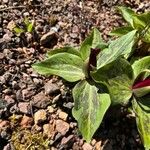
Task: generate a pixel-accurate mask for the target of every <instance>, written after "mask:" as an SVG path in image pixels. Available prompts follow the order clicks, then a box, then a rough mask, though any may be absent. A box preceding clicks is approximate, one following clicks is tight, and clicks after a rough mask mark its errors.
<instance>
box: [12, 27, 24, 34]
mask: <svg viewBox="0 0 150 150" xmlns="http://www.w3.org/2000/svg"><path fill="white" fill-rule="evenodd" d="M13 30H14V32H15V34H16V35H18V36H19V35H20V34H21V33H23V32H25V31H24V30H23V29H21V28H18V27H14V28H13Z"/></svg>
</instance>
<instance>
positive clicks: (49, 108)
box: [47, 106, 55, 113]
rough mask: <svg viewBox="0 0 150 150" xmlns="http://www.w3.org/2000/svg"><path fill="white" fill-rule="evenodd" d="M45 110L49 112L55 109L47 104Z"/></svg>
mask: <svg viewBox="0 0 150 150" xmlns="http://www.w3.org/2000/svg"><path fill="white" fill-rule="evenodd" d="M47 110H48V112H49V113H53V112H54V111H55V110H54V108H53V107H52V106H48V107H47Z"/></svg>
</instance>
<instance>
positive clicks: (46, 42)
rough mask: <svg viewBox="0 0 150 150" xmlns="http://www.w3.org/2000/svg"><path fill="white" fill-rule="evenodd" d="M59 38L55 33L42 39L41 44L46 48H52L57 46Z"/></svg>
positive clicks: (49, 33)
mask: <svg viewBox="0 0 150 150" xmlns="http://www.w3.org/2000/svg"><path fill="white" fill-rule="evenodd" d="M57 41H58V36H57V34H56V33H55V32H54V31H50V32H48V33H46V34H44V35H43V36H42V37H41V39H40V44H41V45H42V46H44V47H46V48H52V47H53V46H54V45H56V44H57Z"/></svg>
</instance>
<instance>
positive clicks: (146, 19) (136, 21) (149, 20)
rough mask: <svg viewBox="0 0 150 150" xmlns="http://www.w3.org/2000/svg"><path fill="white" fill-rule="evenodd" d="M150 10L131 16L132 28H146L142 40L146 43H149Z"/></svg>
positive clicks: (141, 29) (140, 29)
mask: <svg viewBox="0 0 150 150" xmlns="http://www.w3.org/2000/svg"><path fill="white" fill-rule="evenodd" d="M149 24H150V12H146V13H143V14H140V15H134V16H133V25H134V28H135V29H137V30H139V31H142V32H143V30H146V33H145V34H144V37H143V38H142V40H143V41H144V42H146V43H150V26H149Z"/></svg>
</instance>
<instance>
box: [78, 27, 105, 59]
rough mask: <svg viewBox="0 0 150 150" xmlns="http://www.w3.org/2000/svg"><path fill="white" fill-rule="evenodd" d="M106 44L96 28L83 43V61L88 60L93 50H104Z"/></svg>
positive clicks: (81, 49) (81, 50)
mask: <svg viewBox="0 0 150 150" xmlns="http://www.w3.org/2000/svg"><path fill="white" fill-rule="evenodd" d="M104 45H105V43H104V42H103V41H102V37H101V34H100V32H99V31H98V29H96V28H94V29H93V30H92V32H91V34H90V35H89V36H88V37H87V38H86V39H85V40H84V41H83V43H82V45H81V48H80V52H81V56H82V59H83V60H86V59H87V58H88V57H89V55H90V50H91V48H97V47H98V48H101V46H102V48H103V47H104Z"/></svg>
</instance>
